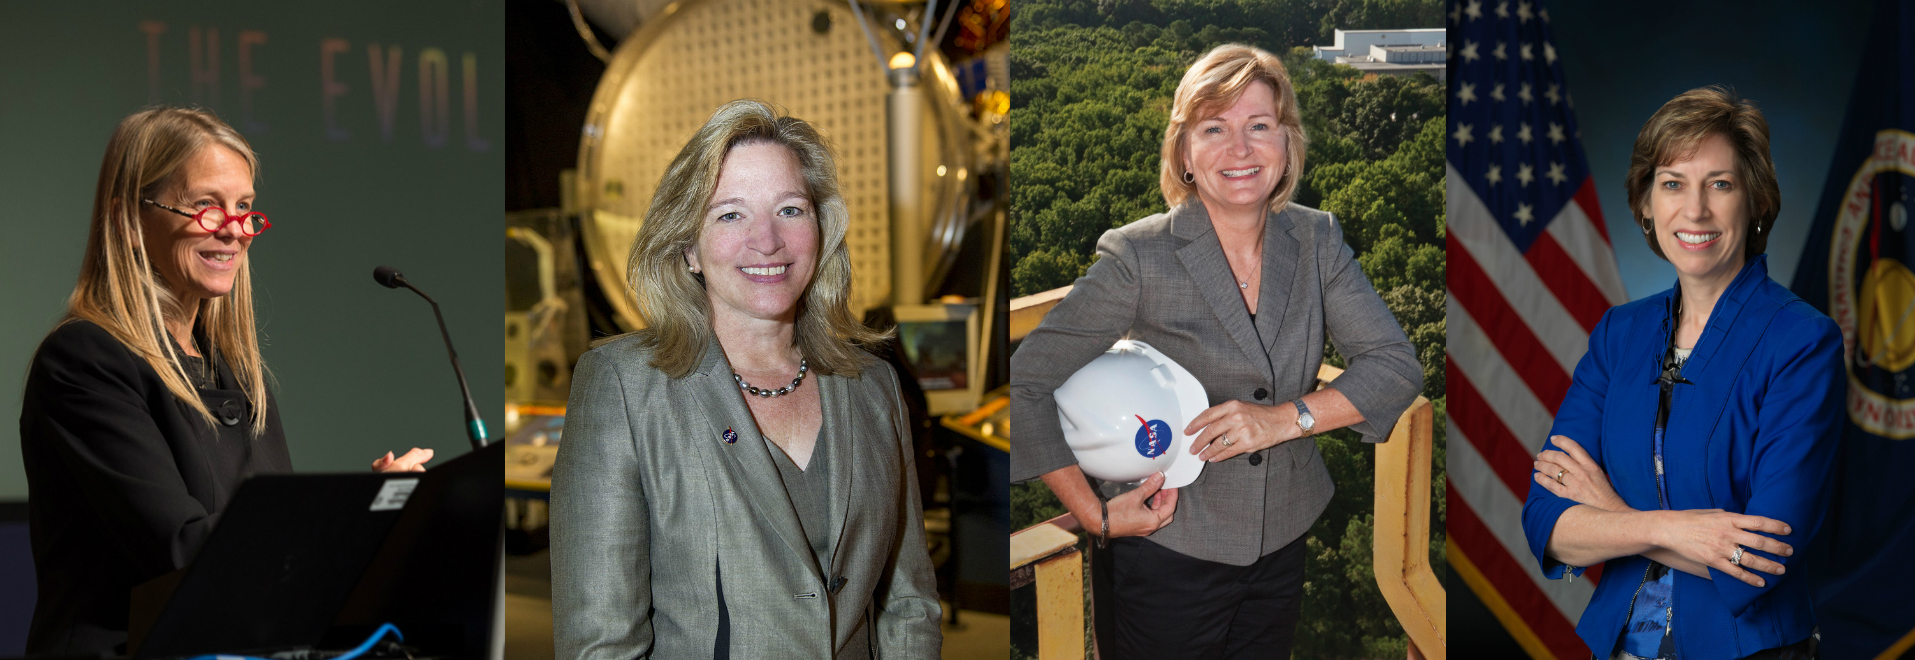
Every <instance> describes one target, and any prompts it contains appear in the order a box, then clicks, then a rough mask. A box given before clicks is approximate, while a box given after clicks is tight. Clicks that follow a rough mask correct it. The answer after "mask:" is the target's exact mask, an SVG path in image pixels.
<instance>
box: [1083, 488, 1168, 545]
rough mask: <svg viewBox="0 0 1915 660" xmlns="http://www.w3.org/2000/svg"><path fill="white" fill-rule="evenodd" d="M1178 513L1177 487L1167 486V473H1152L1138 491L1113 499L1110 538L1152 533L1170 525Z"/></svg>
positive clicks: (1087, 528) (1087, 527) (1088, 528)
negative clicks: (1165, 479)
mask: <svg viewBox="0 0 1915 660" xmlns="http://www.w3.org/2000/svg"><path fill="white" fill-rule="evenodd" d="M1145 502H1149V503H1150V504H1149V506H1145ZM1176 512H1177V489H1175V488H1164V473H1162V472H1159V473H1156V474H1153V475H1150V476H1149V477H1146V478H1144V481H1143V483H1140V484H1138V485H1137V489H1136V490H1132V491H1130V492H1128V493H1124V494H1122V495H1118V496H1116V497H1113V498H1110V537H1111V538H1117V537H1119V536H1150V535H1151V534H1153V533H1156V531H1157V530H1159V529H1163V528H1164V526H1165V525H1168V524H1170V518H1171V514H1173V513H1176ZM1092 522H1093V523H1096V522H1097V521H1092ZM1084 531H1086V532H1090V533H1092V534H1095V533H1097V532H1100V531H1103V530H1101V529H1099V528H1098V527H1097V526H1093V524H1085V525H1084Z"/></svg>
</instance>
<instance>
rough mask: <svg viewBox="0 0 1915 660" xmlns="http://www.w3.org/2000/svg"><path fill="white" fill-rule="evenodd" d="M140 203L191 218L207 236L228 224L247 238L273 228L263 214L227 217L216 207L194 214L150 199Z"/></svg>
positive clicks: (249, 213) (224, 212) (224, 210)
mask: <svg viewBox="0 0 1915 660" xmlns="http://www.w3.org/2000/svg"><path fill="white" fill-rule="evenodd" d="M140 201H142V202H146V203H148V204H152V205H154V206H157V207H160V208H163V209H166V210H168V211H172V212H174V213H178V214H180V215H183V216H186V217H188V218H192V219H193V221H194V222H198V223H199V228H200V229H204V230H206V233H209V234H216V233H219V230H221V229H223V228H225V227H226V223H229V222H230V223H234V224H237V225H239V231H240V233H242V234H245V235H247V236H258V235H259V232H262V231H266V230H267V229H268V228H270V227H272V226H273V223H270V222H267V221H266V214H264V213H252V212H247V213H242V214H240V215H228V214H227V213H226V209H223V208H220V207H218V206H208V207H206V208H204V209H200V212H199V213H197V214H195V213H188V212H186V211H182V210H180V209H176V208H173V207H171V206H167V205H165V204H161V203H159V202H155V201H153V200H150V199H142V200H140Z"/></svg>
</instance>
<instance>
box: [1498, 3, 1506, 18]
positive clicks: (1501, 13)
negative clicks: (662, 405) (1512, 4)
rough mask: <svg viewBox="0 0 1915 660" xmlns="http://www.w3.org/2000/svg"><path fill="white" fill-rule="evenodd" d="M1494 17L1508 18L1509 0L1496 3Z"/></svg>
mask: <svg viewBox="0 0 1915 660" xmlns="http://www.w3.org/2000/svg"><path fill="white" fill-rule="evenodd" d="M1496 17H1497V18H1509V0H1503V1H1502V2H1498V3H1496Z"/></svg>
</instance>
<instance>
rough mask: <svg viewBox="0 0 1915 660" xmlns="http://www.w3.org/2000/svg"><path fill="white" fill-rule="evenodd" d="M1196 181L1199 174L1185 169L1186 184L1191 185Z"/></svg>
mask: <svg viewBox="0 0 1915 660" xmlns="http://www.w3.org/2000/svg"><path fill="white" fill-rule="evenodd" d="M1196 182H1197V175H1195V174H1191V173H1190V170H1184V184H1185V185H1189V184H1192V183H1196Z"/></svg>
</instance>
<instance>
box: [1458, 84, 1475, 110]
mask: <svg viewBox="0 0 1915 660" xmlns="http://www.w3.org/2000/svg"><path fill="white" fill-rule="evenodd" d="M1456 99H1457V100H1459V101H1462V102H1463V105H1469V102H1470V101H1474V100H1476V86H1475V85H1471V84H1469V83H1463V84H1461V85H1458V86H1457V87H1456Z"/></svg>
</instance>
